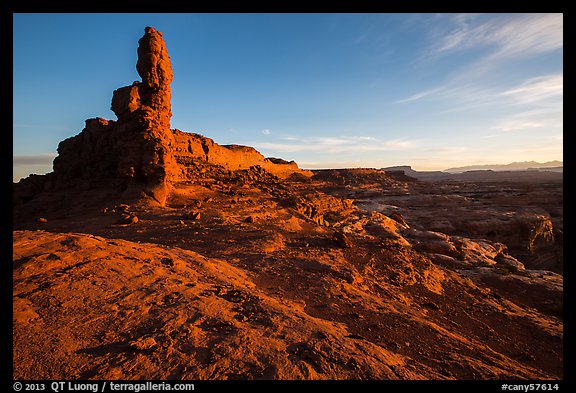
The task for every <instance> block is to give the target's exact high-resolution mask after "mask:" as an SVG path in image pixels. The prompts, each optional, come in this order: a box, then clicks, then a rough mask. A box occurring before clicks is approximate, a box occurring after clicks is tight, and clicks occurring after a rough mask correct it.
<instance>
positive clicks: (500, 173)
mask: <svg viewBox="0 0 576 393" xmlns="http://www.w3.org/2000/svg"><path fill="white" fill-rule="evenodd" d="M382 169H384V170H385V171H386V172H390V173H394V172H400V173H403V174H405V175H406V176H410V177H413V178H416V179H419V180H426V181H444V180H458V181H549V180H552V181H558V180H562V178H563V169H564V167H563V162H562V161H548V162H544V163H539V162H536V161H524V162H513V163H511V164H506V165H470V166H463V167H459V168H449V169H445V170H443V171H415V170H414V169H412V167H410V166H409V165H398V166H391V167H387V168H382Z"/></svg>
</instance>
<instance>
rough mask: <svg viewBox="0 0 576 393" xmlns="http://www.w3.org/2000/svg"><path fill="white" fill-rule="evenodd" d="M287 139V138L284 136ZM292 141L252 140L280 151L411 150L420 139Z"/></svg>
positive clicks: (345, 138)
mask: <svg viewBox="0 0 576 393" xmlns="http://www.w3.org/2000/svg"><path fill="white" fill-rule="evenodd" d="M282 139H284V140H286V138H282ZM290 142H292V143H279V142H259V141H256V142H250V143H249V144H250V145H251V146H254V147H256V148H257V149H266V150H271V151H276V152H280V153H298V152H316V153H345V152H378V151H392V150H409V149H413V148H415V147H416V146H417V144H418V141H416V140H408V139H391V140H386V141H380V140H377V139H376V138H374V137H370V136H340V137H302V138H291V139H290Z"/></svg>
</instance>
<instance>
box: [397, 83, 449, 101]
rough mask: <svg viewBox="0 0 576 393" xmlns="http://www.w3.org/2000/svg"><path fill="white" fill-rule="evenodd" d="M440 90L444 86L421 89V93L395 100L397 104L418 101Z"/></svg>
mask: <svg viewBox="0 0 576 393" xmlns="http://www.w3.org/2000/svg"><path fill="white" fill-rule="evenodd" d="M439 91H442V87H437V88H435V89H429V90H424V91H421V92H419V93H416V94H413V95H411V96H410V97H407V98H403V99H401V100H397V101H394V103H395V104H404V103H407V102H412V101H417V100H419V99H421V98H424V97H428V96H430V95H433V94H434V93H438V92H439Z"/></svg>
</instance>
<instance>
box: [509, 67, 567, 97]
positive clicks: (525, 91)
mask: <svg viewBox="0 0 576 393" xmlns="http://www.w3.org/2000/svg"><path fill="white" fill-rule="evenodd" d="M563 93H564V76H563V75H562V74H554V75H545V76H540V77H537V78H531V79H528V80H527V81H525V82H524V83H522V84H521V85H520V86H518V87H515V88H512V89H508V90H506V91H503V92H502V93H501V95H502V96H505V97H510V98H512V99H513V100H515V101H516V102H518V103H520V104H526V103H534V102H538V101H543V100H547V99H549V98H555V97H561V96H562V95H563Z"/></svg>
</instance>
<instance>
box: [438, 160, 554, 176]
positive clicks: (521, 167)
mask: <svg viewBox="0 0 576 393" xmlns="http://www.w3.org/2000/svg"><path fill="white" fill-rule="evenodd" d="M560 168H563V162H562V161H548V162H543V163H540V162H536V161H522V162H513V163H511V164H503V165H469V166H461V167H457V168H448V169H445V170H443V171H442V172H448V173H462V172H468V171H528V170H535V169H553V170H558V169H560ZM560 170H561V169H560Z"/></svg>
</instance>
